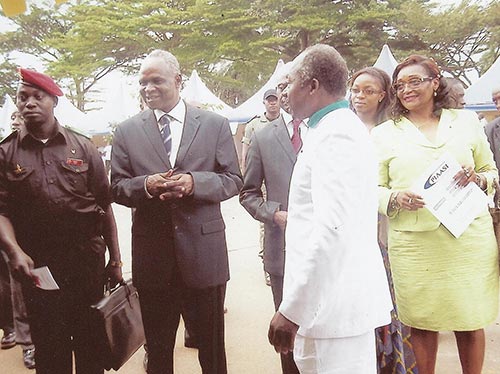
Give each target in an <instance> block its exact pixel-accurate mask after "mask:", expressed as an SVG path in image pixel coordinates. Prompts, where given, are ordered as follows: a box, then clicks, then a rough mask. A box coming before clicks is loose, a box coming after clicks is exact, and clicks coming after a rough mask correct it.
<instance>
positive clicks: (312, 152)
mask: <svg viewBox="0 0 500 374" xmlns="http://www.w3.org/2000/svg"><path fill="white" fill-rule="evenodd" d="M377 207H378V198H377V160H376V156H375V152H374V150H373V145H372V143H371V140H370V138H369V134H368V131H367V129H366V128H365V126H364V125H363V123H362V122H361V121H360V120H359V118H358V117H356V115H355V114H354V113H353V112H352V111H351V110H349V109H345V108H342V109H337V110H335V111H333V112H330V113H328V114H327V115H325V116H324V117H323V118H322V119H321V120H320V121H319V123H317V125H316V126H314V127H312V128H310V129H309V131H308V135H307V138H306V140H305V143H304V146H303V148H302V152H301V153H300V154H299V157H298V160H297V163H296V164H295V169H294V173H293V176H292V181H291V186H290V196H289V212H288V221H287V227H286V261H285V280H284V291H283V301H282V303H281V306H280V308H279V311H280V312H281V313H282V314H283V315H284V316H285V317H287V318H288V319H289V320H291V321H293V322H295V323H296V324H298V325H299V326H300V329H299V332H298V333H299V334H300V335H302V336H306V337H311V338H338V337H348V336H356V335H360V334H364V333H366V332H368V331H370V330H373V329H374V328H375V327H377V326H382V325H386V324H389V323H390V322H391V319H390V311H391V310H392V302H391V297H390V293H389V288H388V283H387V277H386V272H385V269H384V265H383V261H382V256H381V253H380V249H379V247H378V243H377Z"/></svg>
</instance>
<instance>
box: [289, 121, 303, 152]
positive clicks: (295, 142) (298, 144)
mask: <svg viewBox="0 0 500 374" xmlns="http://www.w3.org/2000/svg"><path fill="white" fill-rule="evenodd" d="M301 122H302V120H300V119H294V120H293V121H292V125H293V134H292V139H291V140H292V147H293V150H294V151H295V153H299V151H300V148H302V139H301V137H300V128H299V126H300V123H301Z"/></svg>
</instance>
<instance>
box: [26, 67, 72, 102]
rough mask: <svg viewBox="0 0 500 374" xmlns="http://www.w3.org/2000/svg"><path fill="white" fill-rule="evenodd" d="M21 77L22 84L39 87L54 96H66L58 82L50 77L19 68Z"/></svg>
mask: <svg viewBox="0 0 500 374" xmlns="http://www.w3.org/2000/svg"><path fill="white" fill-rule="evenodd" d="M19 75H20V76H21V84H25V85H27V86H32V87H37V88H39V89H41V90H44V91H45V92H47V93H49V94H51V95H54V96H63V95H64V94H63V92H62V91H61V89H60V88H59V86H58V85H57V84H56V82H54V80H53V79H52V78H51V77H49V76H48V75H45V74H42V73H38V72H36V71H34V70H29V69H23V68H19Z"/></svg>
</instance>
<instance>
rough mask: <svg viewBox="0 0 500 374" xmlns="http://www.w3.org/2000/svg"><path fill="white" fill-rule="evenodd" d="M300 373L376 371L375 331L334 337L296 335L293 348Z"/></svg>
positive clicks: (334, 373) (349, 373)
mask: <svg viewBox="0 0 500 374" xmlns="http://www.w3.org/2000/svg"><path fill="white" fill-rule="evenodd" d="M293 356H294V359H295V363H296V364H297V367H298V369H299V371H300V373H301V374H376V373H377V358H376V353H375V333H374V331H370V332H368V333H366V334H363V335H359V336H352V337H347V338H332V339H313V338H306V337H304V336H301V335H297V337H296V338H295V346H294V350H293Z"/></svg>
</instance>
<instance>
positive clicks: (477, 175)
mask: <svg viewBox="0 0 500 374" xmlns="http://www.w3.org/2000/svg"><path fill="white" fill-rule="evenodd" d="M485 179H486V178H485ZM485 182H486V183H484V186H483V178H481V175H479V174H476V184H477V186H478V187H479V188H480V189H481V190H483V191H486V189H487V188H488V182H487V181H485Z"/></svg>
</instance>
